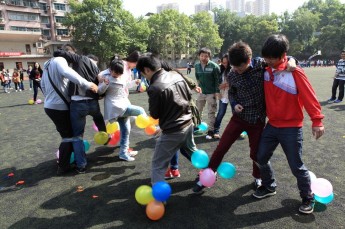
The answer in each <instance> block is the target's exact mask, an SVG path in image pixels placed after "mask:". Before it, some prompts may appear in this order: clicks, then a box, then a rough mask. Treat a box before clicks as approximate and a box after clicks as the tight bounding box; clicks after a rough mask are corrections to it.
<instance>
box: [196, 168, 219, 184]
mask: <svg viewBox="0 0 345 229" xmlns="http://www.w3.org/2000/svg"><path fill="white" fill-rule="evenodd" d="M200 182H201V184H202V185H203V186H206V187H212V186H213V185H214V183H215V182H216V174H215V173H214V172H213V170H212V169H210V168H207V169H204V170H203V171H202V173H201V174H200Z"/></svg>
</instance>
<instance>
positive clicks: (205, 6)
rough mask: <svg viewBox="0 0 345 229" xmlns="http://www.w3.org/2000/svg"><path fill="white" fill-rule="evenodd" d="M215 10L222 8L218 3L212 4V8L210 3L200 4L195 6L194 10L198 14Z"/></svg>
mask: <svg viewBox="0 0 345 229" xmlns="http://www.w3.org/2000/svg"><path fill="white" fill-rule="evenodd" d="M210 7H211V9H210ZM215 8H220V6H219V5H218V4H217V3H216V2H211V6H210V4H209V3H208V2H207V3H206V2H205V3H200V4H198V5H195V6H194V10H195V13H196V14H197V13H199V12H201V11H209V10H213V9H215Z"/></svg>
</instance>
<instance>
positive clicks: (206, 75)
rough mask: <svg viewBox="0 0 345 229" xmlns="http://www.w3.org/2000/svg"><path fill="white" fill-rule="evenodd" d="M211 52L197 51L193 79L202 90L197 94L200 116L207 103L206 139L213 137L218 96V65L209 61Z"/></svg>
mask: <svg viewBox="0 0 345 229" xmlns="http://www.w3.org/2000/svg"><path fill="white" fill-rule="evenodd" d="M210 58H211V50H210V49H208V48H201V49H200V50H199V60H200V63H197V64H195V78H196V80H197V82H198V84H199V87H200V88H201V89H202V93H200V94H198V96H197V99H196V106H197V108H198V110H199V112H200V114H201V117H202V114H203V110H204V107H205V105H206V102H207V112H208V128H209V129H208V132H207V136H206V139H212V138H213V137H214V123H215V119H216V111H217V97H218V96H219V77H220V68H219V65H218V64H216V63H214V62H213V61H211V60H210Z"/></svg>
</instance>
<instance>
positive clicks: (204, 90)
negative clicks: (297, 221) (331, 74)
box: [41, 34, 324, 213]
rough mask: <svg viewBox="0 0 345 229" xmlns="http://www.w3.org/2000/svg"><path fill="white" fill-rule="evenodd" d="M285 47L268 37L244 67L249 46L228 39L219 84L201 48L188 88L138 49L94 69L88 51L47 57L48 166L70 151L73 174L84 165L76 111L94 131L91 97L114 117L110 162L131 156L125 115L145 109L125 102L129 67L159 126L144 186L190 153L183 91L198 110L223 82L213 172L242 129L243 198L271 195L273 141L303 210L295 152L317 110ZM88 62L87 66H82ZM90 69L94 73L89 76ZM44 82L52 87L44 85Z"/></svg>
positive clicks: (308, 203) (64, 164) (318, 130)
mask: <svg viewBox="0 0 345 229" xmlns="http://www.w3.org/2000/svg"><path fill="white" fill-rule="evenodd" d="M288 48H289V42H288V40H287V38H286V37H285V36H284V35H280V34H279V35H272V36H270V37H268V39H267V40H266V42H265V43H264V45H263V48H262V56H263V59H260V61H258V63H256V65H255V66H254V65H252V64H251V63H252V62H251V58H252V51H251V49H250V47H249V45H248V44H246V43H244V42H237V43H235V44H233V45H232V46H231V47H230V48H229V53H228V55H227V56H225V57H224V58H225V59H224V60H223V61H224V63H225V66H226V67H225V66H224V69H223V70H222V73H223V74H222V78H223V79H224V78H225V79H226V84H225V85H223V86H224V87H222V86H221V87H220V88H219V78H218V77H213V75H216V74H217V75H219V74H220V72H221V71H220V69H219V66H218V65H217V64H215V63H213V62H211V61H210V56H211V53H210V51H209V49H207V48H202V49H201V50H200V51H199V59H200V64H196V65H195V68H196V79H197V83H198V84H197V85H196V84H194V85H193V84H190V85H188V83H187V81H186V79H184V76H183V75H182V74H181V73H179V72H178V71H177V70H174V69H172V68H171V67H169V65H168V64H167V63H166V62H165V61H164V60H162V59H160V58H159V57H158V56H155V55H152V54H151V55H142V56H140V55H139V53H137V52H136V53H135V54H133V55H129V56H128V57H127V58H125V59H123V60H122V59H120V58H118V57H116V56H115V57H114V58H113V59H112V60H111V62H110V64H109V68H108V69H106V70H105V71H102V72H99V70H98V68H97V65H96V61H95V60H94V59H93V60H92V57H91V56H89V57H86V56H80V55H77V54H75V53H74V52H75V51H74V50H72V51H71V50H70V51H63V50H60V51H58V52H57V53H54V56H56V57H54V58H52V59H51V60H49V61H48V62H46V63H45V67H44V68H45V69H46V71H44V72H43V77H42V82H41V85H42V90H43V92H44V94H45V104H44V107H45V112H46V113H47V115H48V116H49V117H50V118H51V119H52V121H53V122H54V124H55V125H56V128H57V130H58V131H59V133H60V135H61V137H62V138H63V140H62V142H61V144H60V147H59V153H60V157H59V165H58V169H59V170H61V171H63V172H67V171H69V170H70V169H71V168H70V165H69V162H68V160H67V158H68V159H69V157H70V155H71V152H72V151H73V149H74V153H75V159H76V164H77V168H76V169H77V171H78V172H80V173H83V172H85V169H86V158H85V149H84V145H83V144H82V137H83V132H84V127H85V116H86V115H92V116H93V118H94V121H95V123H96V125H97V126H98V128H99V130H100V131H104V130H105V124H104V121H103V120H104V118H103V116H102V114H101V113H100V111H99V105H98V98H99V96H100V95H101V96H104V97H105V98H104V103H105V112H104V114H105V116H104V117H105V119H106V120H108V121H110V122H112V121H114V120H117V121H119V124H120V128H121V142H120V154H119V157H120V159H122V160H126V161H133V160H134V156H135V155H136V154H137V152H136V151H129V146H128V145H129V132H130V122H129V116H136V115H139V114H145V111H144V109H142V108H141V107H139V106H134V105H132V104H131V103H130V101H129V100H128V88H130V87H132V86H136V85H138V83H139V81H138V80H132V79H131V77H130V69H132V68H134V67H136V68H137V69H138V70H139V71H140V72H141V74H142V75H143V76H144V77H145V78H146V79H147V80H148V81H149V82H150V86H149V87H148V89H147V94H148V104H149V108H148V110H149V114H150V116H152V117H153V118H154V119H159V127H160V129H161V134H160V136H159V138H158V139H157V141H156V144H155V149H154V154H153V157H152V169H151V182H152V183H153V184H154V183H156V182H159V181H163V180H164V179H165V178H166V177H167V174H166V173H167V168H169V169H168V171H169V172H170V173H171V172H172V170H174V168H176V166H175V165H174V163H175V164H176V157H177V155H178V152H181V153H182V154H183V155H184V156H185V157H186V158H187V159H188V160H190V159H191V155H192V153H193V152H194V151H196V150H197V147H196V145H195V142H194V132H195V124H193V112H192V110H193V107H195V105H194V104H193V100H192V95H191V89H194V90H196V91H197V92H198V93H199V94H198V95H197V100H196V104H197V105H196V106H197V107H200V108H203V106H205V101H207V103H210V104H209V106H210V108H212V110H214V109H216V107H217V103H216V101H215V100H216V98H218V93H219V90H222V89H226V90H228V93H226V92H223V94H228V96H225V97H224V98H225V99H223V100H221V102H222V103H224V104H227V99H228V100H229V104H230V105H231V108H232V112H233V116H232V118H231V120H230V122H229V123H228V124H227V126H226V128H225V130H224V133H223V134H222V136H221V137H220V141H219V144H218V146H217V148H216V149H215V151H214V152H213V154H212V157H211V160H210V164H209V167H210V168H211V169H213V170H214V171H216V170H217V167H218V166H219V164H220V162H221V161H222V159H223V157H224V155H225V154H226V153H227V152H228V150H229V148H230V147H231V145H232V144H233V143H234V142H235V141H236V139H237V138H238V137H239V135H240V134H241V133H242V132H243V131H247V133H248V137H249V146H250V157H251V159H252V160H253V176H254V178H255V181H256V182H255V184H256V187H257V189H256V191H255V193H254V194H253V196H254V197H256V198H259V199H261V198H264V197H267V196H272V195H275V194H276V186H277V185H276V182H275V177H274V173H273V170H272V167H271V164H270V158H271V157H272V155H273V152H274V150H275V149H276V147H277V146H278V144H281V145H282V147H283V150H284V153H285V155H286V157H287V160H288V163H289V166H290V169H291V171H292V173H293V174H294V176H295V177H296V178H297V185H298V188H299V190H300V196H301V198H302V204H301V206H300V208H299V211H300V212H302V213H311V212H312V211H313V207H314V198H313V194H312V191H311V189H310V176H309V173H308V170H307V168H306V167H305V165H304V163H303V162H302V159H301V156H302V142H303V137H302V126H303V107H304V108H305V109H306V111H307V113H308V114H309V116H310V117H311V120H312V132H313V135H314V136H315V138H316V139H318V138H320V137H321V136H322V135H323V134H324V126H323V124H322V121H321V120H322V119H323V117H324V116H323V115H322V114H321V107H320V104H319V102H318V101H317V99H316V96H315V92H314V91H313V89H312V86H311V85H310V83H309V81H308V79H307V77H306V75H305V74H304V72H303V70H301V68H299V67H298V66H296V63H295V60H294V59H293V58H288V57H287V51H288ZM288 60H289V61H288ZM68 62H69V63H72V65H73V69H74V70H76V71H74V70H72V69H71V68H69V67H68ZM226 62H228V64H226ZM288 63H289V64H288ZM289 65H290V66H289ZM230 66H231V70H229V69H230ZM90 67H91V69H92V68H94V70H96V71H95V72H93V71H90ZM96 68H97V69H96ZM90 74H92V75H97V76H98V77H97V78H96V79H95V80H90V79H89V78H88V76H90ZM69 81H70V83H71V82H72V83H73V84H74V85H75V86H76V89H74V91H78V93H74V94H73V93H72V96H71V97H70V95H71V93H68V82H69ZM209 81H213V85H212V84H211V83H209V84H207V85H206V84H205V82H209ZM54 84H55V85H56V86H55V88H57V89H58V90H56V89H54ZM210 85H212V86H210ZM59 92H60V95H59ZM88 93H89V94H88ZM92 94H94V95H95V96H94V97H93V96H92ZM71 99H72V102H71V103H69V101H70V100H71ZM64 100H66V102H64ZM93 100H95V101H93ZM85 107H86V109H85ZM80 108H83V109H80ZM225 109H226V107H225ZM85 110H89V111H88V112H85ZM91 110H92V111H91ZM196 110H197V109H196ZM200 110H201V111H202V109H200ZM209 113H210V112H209ZM266 116H267V118H268V122H267V123H265V121H266ZM209 117H210V116H209ZM196 122H197V121H196ZM199 122H200V120H199ZM214 124H215V123H213V125H211V126H210V128H211V130H210V131H212V132H208V136H210V137H212V138H214V137H215V136H214V135H215V133H217V132H215V128H214V127H215V125H214ZM174 158H175V159H174ZM169 164H170V167H169ZM259 181H260V182H259ZM203 189H204V187H203V186H202V184H201V183H200V182H199V181H197V183H196V185H195V187H194V188H193V192H195V193H200V192H201V191H203Z"/></svg>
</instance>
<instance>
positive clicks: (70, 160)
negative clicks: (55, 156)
mask: <svg viewBox="0 0 345 229" xmlns="http://www.w3.org/2000/svg"><path fill="white" fill-rule="evenodd" d="M73 162H74V152H72V154H71V158H70V159H69V163H70V164H73Z"/></svg>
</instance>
